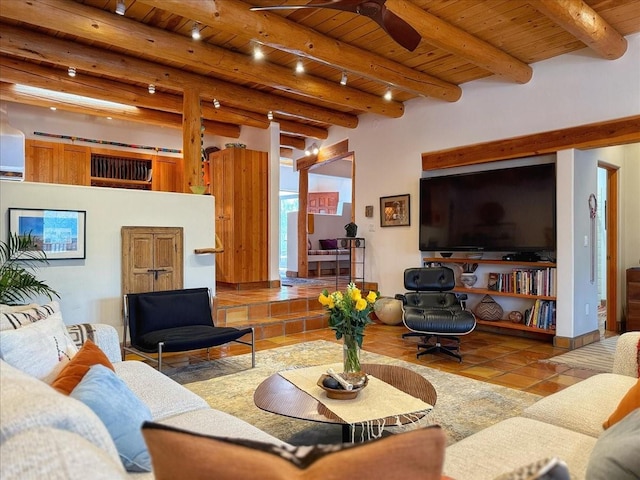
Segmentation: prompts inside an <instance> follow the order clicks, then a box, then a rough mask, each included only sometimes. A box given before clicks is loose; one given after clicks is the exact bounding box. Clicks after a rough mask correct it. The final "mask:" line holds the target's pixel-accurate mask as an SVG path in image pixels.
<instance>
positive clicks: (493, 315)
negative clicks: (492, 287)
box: [475, 295, 504, 322]
mask: <svg viewBox="0 0 640 480" xmlns="http://www.w3.org/2000/svg"><path fill="white" fill-rule="evenodd" d="M503 313H504V311H503V310H502V307H501V306H500V304H499V303H497V302H496V301H495V300H494V299H493V297H491V295H485V296H484V297H482V300H480V303H479V304H478V305H477V306H476V310H475V314H476V316H477V317H478V318H480V319H481V320H490V321H492V322H495V321H497V320H502V314H503Z"/></svg>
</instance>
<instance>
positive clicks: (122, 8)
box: [116, 0, 127, 15]
mask: <svg viewBox="0 0 640 480" xmlns="http://www.w3.org/2000/svg"><path fill="white" fill-rule="evenodd" d="M126 10H127V6H126V5H125V4H124V0H118V3H117V4H116V13H117V14H118V15H124V12H125V11H126Z"/></svg>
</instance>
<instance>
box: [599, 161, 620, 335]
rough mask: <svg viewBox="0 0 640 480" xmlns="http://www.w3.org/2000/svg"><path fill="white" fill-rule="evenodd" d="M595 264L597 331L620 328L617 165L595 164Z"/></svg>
mask: <svg viewBox="0 0 640 480" xmlns="http://www.w3.org/2000/svg"><path fill="white" fill-rule="evenodd" d="M597 189H598V190H597V191H598V196H597V198H598V201H599V205H598V208H597V212H596V225H597V227H596V228H597V245H598V247H597V257H598V259H597V264H598V295H599V299H600V302H599V304H598V327H599V329H600V333H601V334H602V335H604V334H605V333H606V332H619V331H620V319H619V318H617V311H618V276H617V265H618V222H617V218H618V168H616V167H613V166H611V165H607V164H604V163H599V164H598V187H597Z"/></svg>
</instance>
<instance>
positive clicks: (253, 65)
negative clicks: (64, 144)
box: [0, 0, 404, 118]
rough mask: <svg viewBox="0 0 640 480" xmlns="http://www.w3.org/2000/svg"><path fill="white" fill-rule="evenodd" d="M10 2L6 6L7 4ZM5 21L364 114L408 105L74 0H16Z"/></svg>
mask: <svg viewBox="0 0 640 480" xmlns="http://www.w3.org/2000/svg"><path fill="white" fill-rule="evenodd" d="M5 4H6V5H5ZM0 15H1V16H2V17H7V18H11V19H18V20H21V21H23V22H27V23H29V24H36V25H40V26H44V27H46V28H50V29H55V30H58V31H61V32H64V33H67V34H71V35H76V36H78V37H80V38H84V39H89V40H92V39H94V38H96V36H99V38H100V41H101V42H106V43H110V44H114V45H118V46H119V47H120V48H123V49H126V50H127V51H129V52H133V53H135V54H137V55H150V56H155V57H156V58H157V59H158V61H159V63H162V62H163V61H165V60H167V61H172V60H173V61H183V62H184V63H185V64H187V65H189V66H194V67H206V68H210V69H211V70H212V71H215V72H219V73H222V74H227V75H231V76H234V77H236V78H237V79H238V80H240V81H247V80H249V81H250V80H251V79H253V80H254V81H256V82H259V83H263V84H267V85H270V86H271V87H272V88H275V89H278V90H283V91H291V92H296V93H297V94H299V95H302V96H306V97H313V98H318V99H321V100H323V101H325V102H329V103H334V104H338V105H345V106H349V107H350V108H354V109H358V110H360V111H361V112H369V113H377V114H379V115H383V116H386V117H390V118H398V117H401V116H402V114H403V113H404V105H402V104H401V103H399V102H393V101H385V100H384V99H382V98H380V97H377V96H374V95H371V94H368V93H365V92H361V91H359V90H355V89H353V88H349V87H342V86H341V85H335V84H334V83H332V82H329V81H327V80H325V79H321V78H315V77H311V76H310V75H307V76H305V81H304V82H300V81H299V80H298V78H297V77H296V75H295V73H294V72H293V71H291V70H290V69H287V68H284V67H280V66H278V65H275V64H270V63H267V62H255V61H254V60H253V58H251V57H250V56H248V55H243V54H241V53H235V52H232V51H229V50H225V49H223V48H220V47H217V46H214V45H210V44H204V43H202V42H194V41H193V40H191V39H190V38H186V37H183V36H180V35H176V34H173V33H170V32H167V31H165V30H162V29H159V28H155V27H150V26H147V25H143V24H141V23H139V22H136V21H135V20H131V19H128V18H126V17H122V16H119V15H113V14H111V13H109V12H106V11H103V10H98V9H96V8H92V7H86V6H84V5H79V4H78V3H76V2H73V1H70V0H15V1H11V2H5V3H3V8H2V11H0Z"/></svg>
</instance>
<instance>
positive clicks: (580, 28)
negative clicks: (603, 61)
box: [531, 0, 627, 60]
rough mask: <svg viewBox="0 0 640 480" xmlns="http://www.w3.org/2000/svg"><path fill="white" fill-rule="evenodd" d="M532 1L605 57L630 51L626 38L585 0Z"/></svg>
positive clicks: (535, 6)
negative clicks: (584, 0)
mask: <svg viewBox="0 0 640 480" xmlns="http://www.w3.org/2000/svg"><path fill="white" fill-rule="evenodd" d="M531 4H532V5H533V6H534V8H536V9H537V10H538V11H540V12H541V13H543V14H545V15H546V16H547V17H549V18H550V19H551V20H553V21H554V22H556V23H557V24H558V25H560V26H561V27H562V28H563V29H565V30H566V31H567V32H569V33H571V35H573V36H574V37H576V38H577V39H579V40H580V41H581V42H583V43H584V44H585V45H587V46H588V47H589V48H591V49H592V50H593V51H594V52H596V53H597V54H598V55H600V56H601V57H603V58H607V59H609V60H615V59H617V58H620V57H621V56H622V55H624V52H626V51H627V40H626V39H625V38H624V37H623V36H622V35H620V33H618V32H617V31H616V30H615V29H614V28H613V27H612V26H611V25H609V24H608V23H607V22H606V21H605V19H604V18H602V17H601V16H600V15H598V13H597V12H596V11H595V10H593V9H592V8H591V7H590V6H589V5H587V4H586V3H585V2H583V1H582V0H532V1H531Z"/></svg>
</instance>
